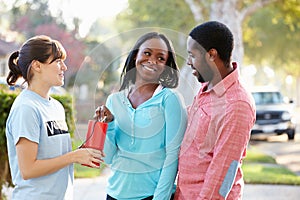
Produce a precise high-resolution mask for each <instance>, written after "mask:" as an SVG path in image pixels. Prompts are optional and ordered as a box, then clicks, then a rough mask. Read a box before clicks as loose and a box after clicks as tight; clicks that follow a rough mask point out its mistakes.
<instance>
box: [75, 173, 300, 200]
mask: <svg viewBox="0 0 300 200" xmlns="http://www.w3.org/2000/svg"><path fill="white" fill-rule="evenodd" d="M108 176H109V169H106V170H104V171H103V174H102V175H101V176H99V177H97V178H92V179H75V183H74V200H90V199H99V200H105V197H106V193H105V187H106V182H107V178H108ZM299 197H300V186H290V185H252V184H246V186H245V189H244V197H243V200H282V199H288V200H298V199H299Z"/></svg>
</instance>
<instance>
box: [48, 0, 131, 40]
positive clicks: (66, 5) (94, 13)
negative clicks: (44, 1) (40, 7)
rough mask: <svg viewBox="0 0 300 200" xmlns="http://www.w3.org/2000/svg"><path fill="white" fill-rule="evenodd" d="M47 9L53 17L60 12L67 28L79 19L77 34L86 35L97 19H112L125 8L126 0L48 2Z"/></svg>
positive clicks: (51, 0)
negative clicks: (74, 20)
mask: <svg viewBox="0 0 300 200" xmlns="http://www.w3.org/2000/svg"><path fill="white" fill-rule="evenodd" d="M49 7H50V10H51V12H52V14H53V15H56V16H58V15H59V13H60V12H61V11H62V17H63V20H64V21H65V22H66V24H68V25H69V26H72V25H73V19H74V18H75V17H76V18H79V20H80V22H81V24H80V27H79V34H80V35H81V36H84V35H86V34H87V32H88V30H89V28H90V26H91V25H92V24H93V22H94V21H95V20H97V19H98V18H113V17H114V16H115V15H117V14H118V13H119V12H120V11H121V10H123V9H124V8H126V7H127V0H109V1H106V0H97V1H94V0H85V1H71V0H49Z"/></svg>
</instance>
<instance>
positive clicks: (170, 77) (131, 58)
mask: <svg viewBox="0 0 300 200" xmlns="http://www.w3.org/2000/svg"><path fill="white" fill-rule="evenodd" d="M153 38H157V39H162V40H163V41H164V42H165V43H166V45H167V47H168V60H167V62H166V68H165V70H164V71H163V73H162V74H161V76H160V79H159V83H160V84H161V85H162V86H163V87H168V88H175V87H177V86H178V71H179V70H178V66H177V63H176V55H175V51H174V48H173V45H172V43H171V41H170V40H169V39H168V38H167V37H166V36H165V35H164V34H161V33H157V32H149V33H146V34H144V35H142V36H141V37H140V38H139V39H138V40H137V42H136V43H135V45H134V46H133V48H132V49H131V51H130V53H129V55H128V57H127V59H126V61H125V64H124V67H123V70H122V74H121V87H120V91H121V90H124V89H125V88H128V87H129V85H130V84H134V83H135V79H136V70H135V68H136V66H135V58H136V55H137V54H138V51H139V48H140V46H141V45H142V44H143V43H144V42H146V41H147V40H150V39H153ZM129 72H130V73H129Z"/></svg>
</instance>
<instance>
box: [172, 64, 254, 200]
mask: <svg viewBox="0 0 300 200" xmlns="http://www.w3.org/2000/svg"><path fill="white" fill-rule="evenodd" d="M206 88H207V84H203V86H202V88H201V89H200V91H199V93H198V95H197V96H196V97H195V98H194V102H193V104H192V105H191V107H189V109H188V126H187V129H186V132H185V136H184V139H183V142H182V145H181V149H180V156H179V166H178V170H179V171H178V183H177V190H176V195H175V199H178V200H203V199H232V200H237V199H241V198H242V191H243V186H244V182H243V174H242V170H241V164H242V159H243V158H244V157H245V156H246V148H247V145H248V142H249V139H250V131H251V128H252V126H253V124H254V122H255V105H254V101H253V98H252V96H251V95H250V93H248V92H247V91H246V90H245V89H244V87H243V86H242V84H241V83H240V81H239V74H238V70H237V69H236V68H235V70H234V71H233V72H232V73H230V74H229V75H228V76H227V77H225V79H223V81H221V82H220V83H218V84H217V85H215V86H214V87H213V88H212V89H210V90H206Z"/></svg>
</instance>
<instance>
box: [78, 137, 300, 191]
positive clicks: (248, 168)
mask: <svg viewBox="0 0 300 200" xmlns="http://www.w3.org/2000/svg"><path fill="white" fill-rule="evenodd" d="M79 145H80V142H79V141H74V142H73V148H76V147H77V146H79ZM74 167H75V169H74V171H75V177H76V178H92V177H96V176H99V175H100V174H101V171H102V170H103V168H104V167H105V165H104V164H102V165H101V167H100V169H93V168H89V167H86V166H81V165H79V164H75V165H74ZM242 169H243V172H244V180H245V182H246V183H251V184H286V185H300V176H297V175H296V174H295V173H293V172H292V171H290V170H289V169H287V168H285V167H283V166H281V165H277V163H276V160H275V159H274V158H273V157H272V156H269V155H266V154H263V153H262V152H260V151H258V150H256V149H254V148H249V149H248V152H247V157H246V158H245V160H244V162H243V165H242Z"/></svg>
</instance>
